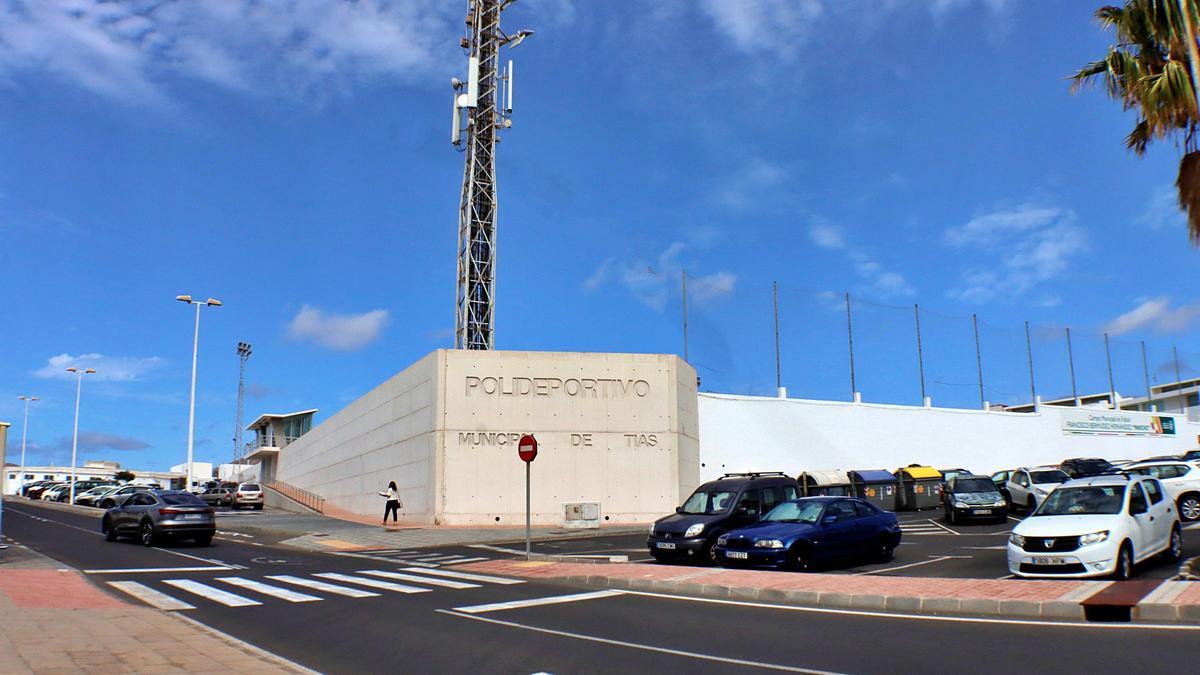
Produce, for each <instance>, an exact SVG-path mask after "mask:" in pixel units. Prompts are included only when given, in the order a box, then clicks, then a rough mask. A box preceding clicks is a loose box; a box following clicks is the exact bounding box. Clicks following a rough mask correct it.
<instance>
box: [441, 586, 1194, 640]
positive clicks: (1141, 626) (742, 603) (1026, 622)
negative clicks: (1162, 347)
mask: <svg viewBox="0 0 1200 675" xmlns="http://www.w3.org/2000/svg"><path fill="white" fill-rule="evenodd" d="M622 592H623V593H625V595H644V596H646V597H649V598H664V599H667V600H682V601H684V602H708V603H713V604H718V605H734V606H738V607H761V608H764V609H779V610H783V611H788V612H811V613H814V614H842V615H846V616H871V617H878V618H881V619H901V620H909V619H915V620H917V621H947V622H951V623H990V624H1004V625H1015V626H1058V627H1066V628H1092V629H1096V630H1169V631H1176V630H1179V631H1200V625H1194V624H1161V623H1087V622H1083V621H1043V620H1040V619H987V618H983V617H970V616H938V615H936V614H903V613H900V612H876V611H871V610H862V609H832V608H829V607H800V606H797V605H772V604H770V603H767V602H753V601H749V600H721V599H719V598H700V597H694V596H688V595H669V594H667V593H654V592H652V591H622ZM437 611H439V612H445V611H446V610H441V609H439V610H437ZM471 618H480V619H482V618H483V617H471Z"/></svg>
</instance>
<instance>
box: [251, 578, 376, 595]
mask: <svg viewBox="0 0 1200 675" xmlns="http://www.w3.org/2000/svg"><path fill="white" fill-rule="evenodd" d="M267 578H268V579H270V580H272V581H282V582H283V583H285V584H294V585H296V586H303V587H304V588H311V589H313V590H316V591H325V592H326V593H333V594H335V595H344V596H346V597H347V598H378V597H379V594H378V593H372V592H371V591H364V590H362V589H359V588H347V587H345V586H337V585H335V584H327V583H325V582H324V581H317V580H315V579H302V578H300V577H293V576H291V575H289V574H275V575H270V576H268V577H267Z"/></svg>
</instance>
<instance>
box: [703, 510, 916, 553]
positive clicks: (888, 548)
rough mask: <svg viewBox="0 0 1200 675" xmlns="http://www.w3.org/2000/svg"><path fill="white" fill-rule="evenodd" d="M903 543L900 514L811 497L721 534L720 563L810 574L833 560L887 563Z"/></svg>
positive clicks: (718, 543) (717, 549)
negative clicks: (751, 523)
mask: <svg viewBox="0 0 1200 675" xmlns="http://www.w3.org/2000/svg"><path fill="white" fill-rule="evenodd" d="M899 545H900V525H899V524H898V523H897V522H896V514H894V513H889V512H887V511H884V510H882V509H879V508H876V507H875V506H873V505H871V504H868V503H867V502H865V501H863V500H861V499H854V498H852V497H808V498H805V499H795V500H792V501H787V502H783V503H781V504H780V505H778V506H776V507H775V508H774V509H771V511H770V512H769V513H767V515H765V516H763V517H762V519H761V520H759V521H758V522H757V523H754V524H753V525H749V526H747V527H742V528H739V529H736V530H733V531H731V532H729V533H728V534H725V535H722V536H721V538H720V539H718V540H717V547H716V559H717V562H719V563H720V564H722V565H725V566H730V567H732V566H752V567H775V568H782V569H790V570H796V571H806V570H809V569H811V568H812V566H813V565H814V564H816V563H818V562H824V561H828V560H834V559H843V558H856V557H869V558H871V559H873V560H876V561H879V562H887V561H888V560H891V559H892V553H893V552H894V551H895V549H896V547H897V546H899Z"/></svg>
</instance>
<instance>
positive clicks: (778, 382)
mask: <svg viewBox="0 0 1200 675" xmlns="http://www.w3.org/2000/svg"><path fill="white" fill-rule="evenodd" d="M771 290H772V293H773V295H774V300H775V392H776V393H779V392H780V391H781V390H782V389H783V378H782V377H781V376H780V372H779V282H778V281H772V282H771Z"/></svg>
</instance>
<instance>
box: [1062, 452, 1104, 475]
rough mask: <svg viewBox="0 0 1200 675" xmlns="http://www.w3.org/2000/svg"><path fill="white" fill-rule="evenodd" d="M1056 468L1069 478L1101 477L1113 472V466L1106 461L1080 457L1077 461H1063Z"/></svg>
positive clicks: (1097, 458)
mask: <svg viewBox="0 0 1200 675" xmlns="http://www.w3.org/2000/svg"><path fill="white" fill-rule="evenodd" d="M1058 468H1059V469H1061V470H1062V472H1063V473H1065V474H1067V475H1068V476H1070V477H1071V478H1087V477H1088V476H1101V475H1104V474H1106V473H1109V472H1110V471H1112V470H1113V465H1112V464H1110V463H1109V462H1108V460H1105V459H1100V458H1099V457H1080V458H1077V459H1064V460H1063V461H1062V463H1061V464H1059V465H1058Z"/></svg>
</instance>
